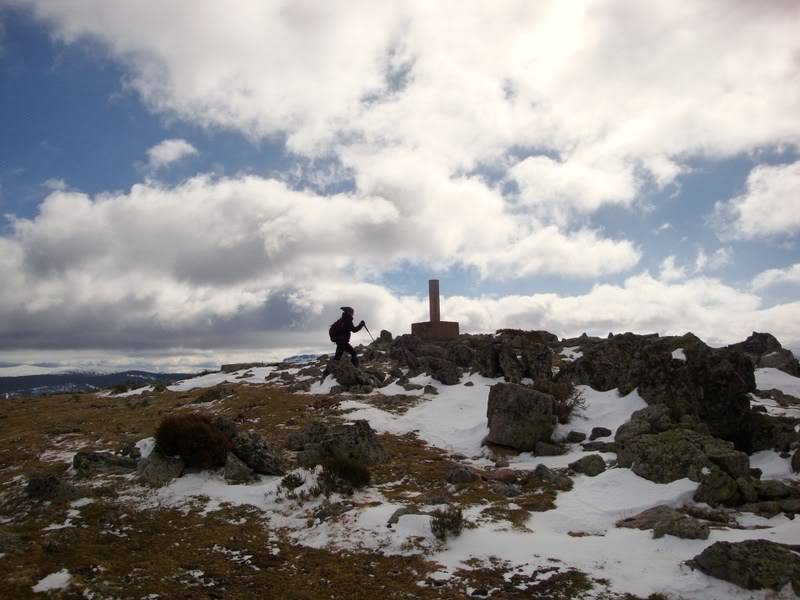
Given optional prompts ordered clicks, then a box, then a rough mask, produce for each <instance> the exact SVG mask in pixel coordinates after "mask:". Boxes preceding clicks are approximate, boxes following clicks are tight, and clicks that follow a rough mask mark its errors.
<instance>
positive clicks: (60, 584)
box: [33, 569, 72, 594]
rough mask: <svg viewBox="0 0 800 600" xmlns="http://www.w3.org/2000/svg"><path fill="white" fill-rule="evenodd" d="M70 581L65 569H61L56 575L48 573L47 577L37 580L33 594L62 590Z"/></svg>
mask: <svg viewBox="0 0 800 600" xmlns="http://www.w3.org/2000/svg"><path fill="white" fill-rule="evenodd" d="M71 579H72V575H71V574H70V572H69V571H67V570H66V569H61V570H60V571H57V572H56V573H50V575H48V576H47V577H44V578H42V579H41V580H39V583H37V584H36V585H35V586H33V591H34V593H37V594H38V593H40V592H49V591H51V590H63V589H66V588H67V586H69V582H70V580H71Z"/></svg>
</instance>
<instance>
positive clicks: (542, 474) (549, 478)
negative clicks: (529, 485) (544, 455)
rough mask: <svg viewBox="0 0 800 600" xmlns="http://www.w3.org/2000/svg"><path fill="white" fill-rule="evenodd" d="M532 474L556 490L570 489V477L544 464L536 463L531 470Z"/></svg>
mask: <svg viewBox="0 0 800 600" xmlns="http://www.w3.org/2000/svg"><path fill="white" fill-rule="evenodd" d="M533 475H534V477H536V478H537V479H539V480H540V481H542V482H544V483H548V484H550V485H552V486H553V487H554V488H556V489H558V490H563V491H565V490H569V489H572V479H570V478H569V477H568V476H566V475H564V474H563V473H559V472H558V471H554V470H552V469H551V468H549V467H548V466H546V465H542V464H539V465H536V468H535V469H534V470H533Z"/></svg>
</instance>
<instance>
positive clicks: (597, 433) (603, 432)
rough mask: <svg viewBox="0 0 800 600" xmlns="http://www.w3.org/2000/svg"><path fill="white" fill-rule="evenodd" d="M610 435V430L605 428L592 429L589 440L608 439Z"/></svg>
mask: <svg viewBox="0 0 800 600" xmlns="http://www.w3.org/2000/svg"><path fill="white" fill-rule="evenodd" d="M610 435H611V430H610V429H608V428H607V427H593V428H592V433H591V434H590V435H589V439H590V440H592V441H594V440H596V439H597V438H601V437H608V436H610Z"/></svg>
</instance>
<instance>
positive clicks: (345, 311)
mask: <svg viewBox="0 0 800 600" xmlns="http://www.w3.org/2000/svg"><path fill="white" fill-rule="evenodd" d="M354 313H355V311H354V310H353V309H352V307H350V306H342V316H341V317H340V318H339V320H338V321H336V322H335V323H333V324H332V325H331V326H330V328H329V329H328V334H329V336H330V338H331V341H332V342H333V343H334V344H336V354H334V355H333V360H340V359H341V358H342V355H343V354H344V353H345V352H347V353H349V354H350V357H351V359H352V361H353V366H354V367H357V366H358V355H357V354H356V351H355V348H353V347H352V346H351V345H350V334H351V333H355V332H357V331H361V328H362V327H364V326H365V325H366V323H364V321H363V320H362V321H361V322H360V323H359V324H358V325H353V314H354ZM329 373H330V363H328V365H327V366H326V367H325V371H324V372H323V373H322V380H323V381H324V380H325V378H326V377H327V376H328V374H329Z"/></svg>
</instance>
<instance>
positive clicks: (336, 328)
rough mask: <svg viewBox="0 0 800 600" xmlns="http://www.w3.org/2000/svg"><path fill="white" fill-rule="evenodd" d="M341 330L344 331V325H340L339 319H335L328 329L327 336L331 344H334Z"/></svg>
mask: <svg viewBox="0 0 800 600" xmlns="http://www.w3.org/2000/svg"><path fill="white" fill-rule="evenodd" d="M342 329H344V323H342V320H341V319H337V320H336V322H335V323H333V324H332V325H331V326H330V327H329V328H328V335H329V336H330V338H331V341H332V342H336V341H337V340H338V339H339V336H340V334H341V333H342Z"/></svg>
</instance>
